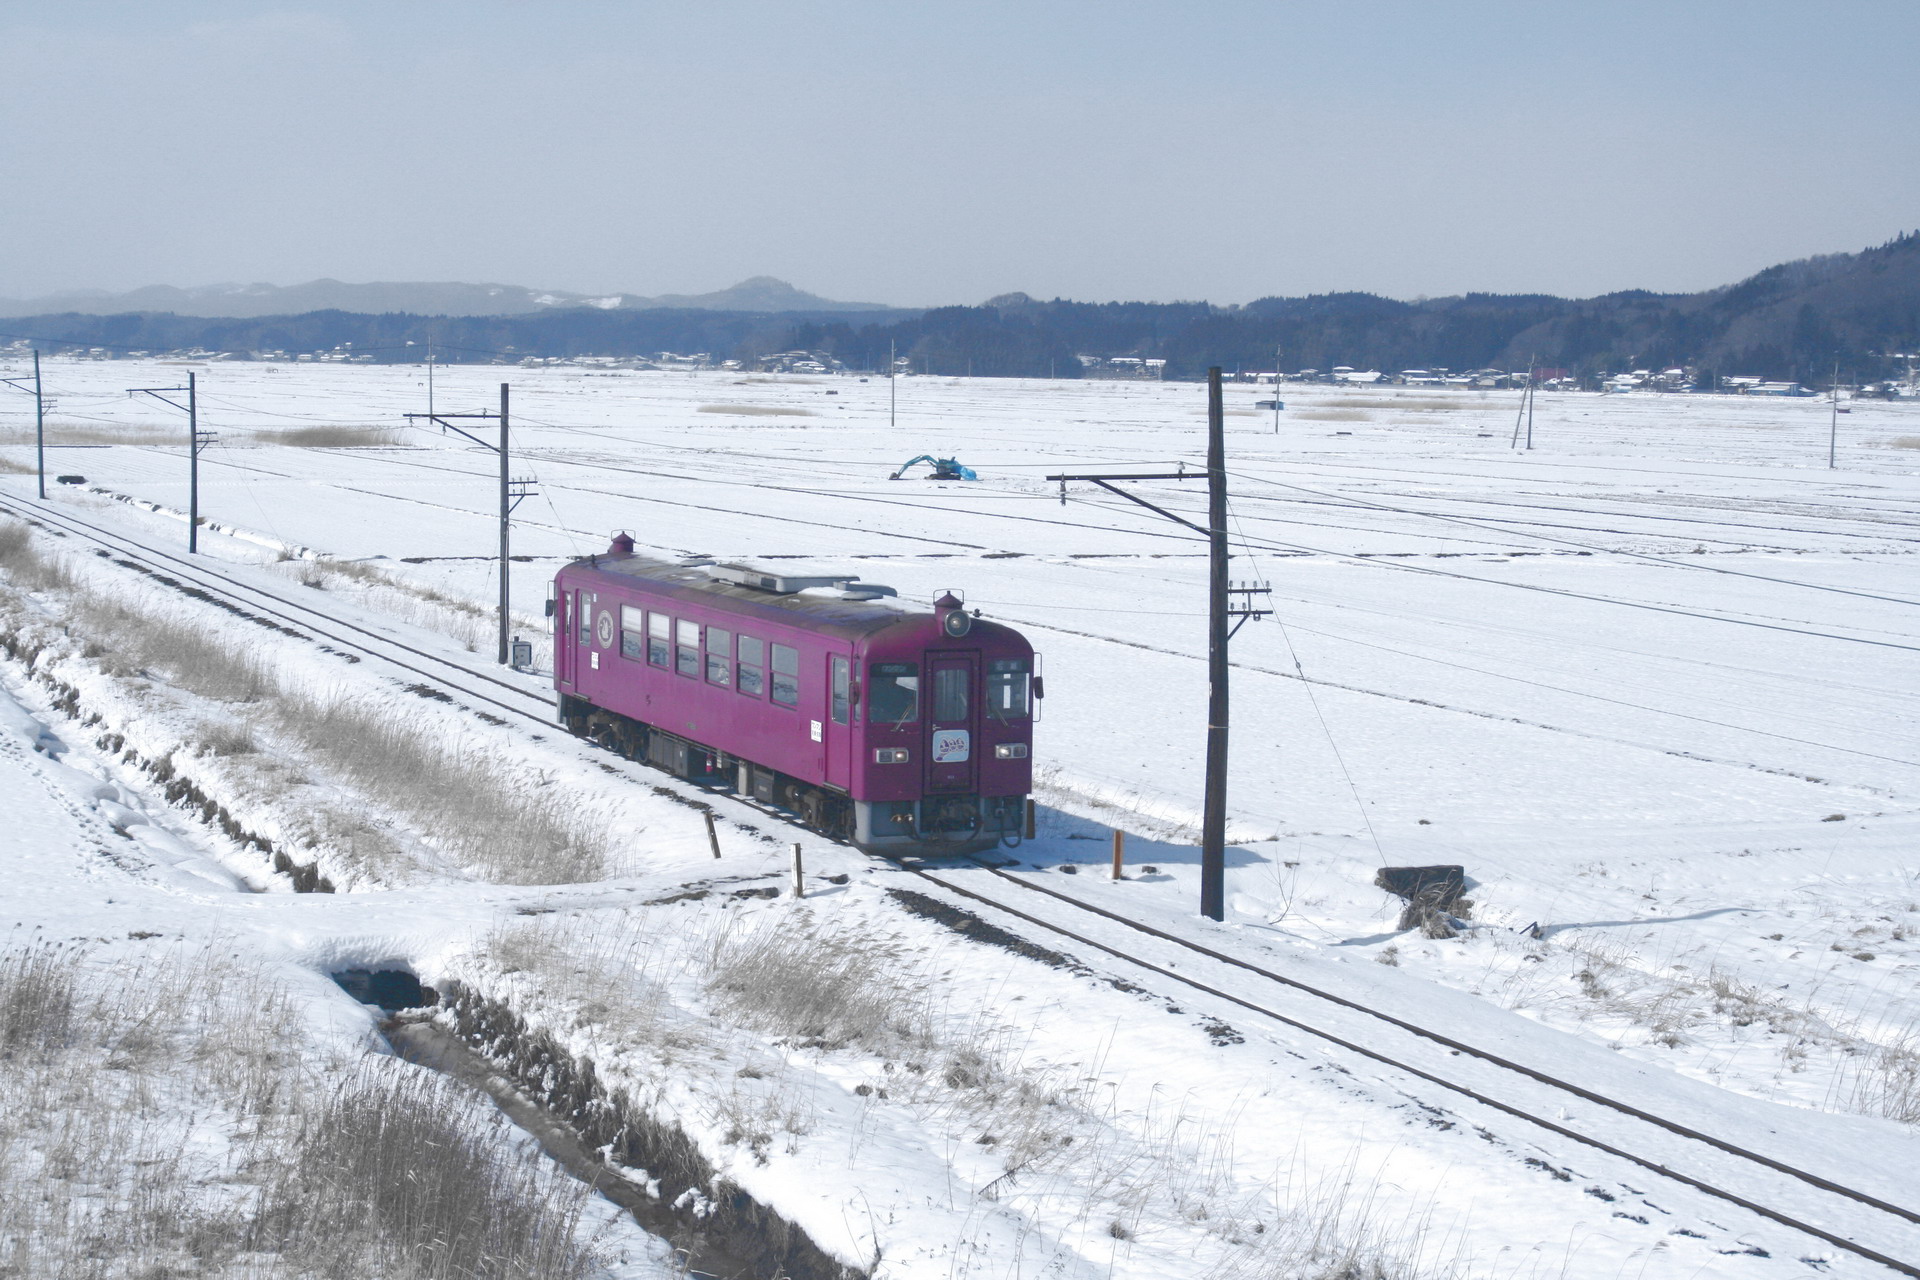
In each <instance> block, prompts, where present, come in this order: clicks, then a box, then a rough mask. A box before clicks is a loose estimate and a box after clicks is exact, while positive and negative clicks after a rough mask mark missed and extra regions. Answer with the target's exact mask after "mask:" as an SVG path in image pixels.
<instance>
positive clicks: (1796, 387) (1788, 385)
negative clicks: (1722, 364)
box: [1747, 382, 1813, 396]
mask: <svg viewBox="0 0 1920 1280" xmlns="http://www.w3.org/2000/svg"><path fill="white" fill-rule="evenodd" d="M1747 394H1748V395H1750V396H1810V395H1812V394H1813V392H1811V391H1809V390H1807V389H1806V388H1805V387H1803V386H1801V385H1800V384H1799V383H1797V382H1761V383H1756V384H1755V385H1753V386H1751V387H1748V388H1747Z"/></svg>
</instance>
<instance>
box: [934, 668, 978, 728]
mask: <svg viewBox="0 0 1920 1280" xmlns="http://www.w3.org/2000/svg"><path fill="white" fill-rule="evenodd" d="M970 674H972V673H971V672H969V671H968V670H967V669H966V668H965V667H938V668H935V669H934V673H933V722H934V723H935V724H959V723H960V722H961V721H963V720H965V719H966V718H967V677H968V676H969V675H970Z"/></svg>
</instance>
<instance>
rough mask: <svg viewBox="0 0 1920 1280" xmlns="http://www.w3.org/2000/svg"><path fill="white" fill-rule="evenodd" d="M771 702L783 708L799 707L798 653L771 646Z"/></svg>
mask: <svg viewBox="0 0 1920 1280" xmlns="http://www.w3.org/2000/svg"><path fill="white" fill-rule="evenodd" d="M773 700H774V701H775V702H777V703H779V704H780V705H781V706H783V707H797V706H799V705H800V651H799V650H798V649H789V648H787V646H786V645H783V644H776V645H775V646H773Z"/></svg>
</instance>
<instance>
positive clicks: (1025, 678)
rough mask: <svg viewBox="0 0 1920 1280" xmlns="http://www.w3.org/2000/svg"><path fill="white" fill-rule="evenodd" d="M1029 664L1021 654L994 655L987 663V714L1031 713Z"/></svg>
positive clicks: (1014, 715) (1011, 715)
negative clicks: (1005, 656)
mask: <svg viewBox="0 0 1920 1280" xmlns="http://www.w3.org/2000/svg"><path fill="white" fill-rule="evenodd" d="M1032 672H1033V664H1032V663H1031V662H1029V661H1027V660H1026V659H1025V658H995V659H994V660H993V661H992V662H989V663H988V664H987V714H988V715H990V716H993V717H994V718H995V719H997V720H1025V719H1026V718H1027V717H1028V716H1029V715H1031V714H1032V709H1031V705H1030V703H1029V701H1028V699H1029V697H1030V690H1029V685H1030V684H1031V680H1030V678H1029V677H1030V676H1031V675H1032Z"/></svg>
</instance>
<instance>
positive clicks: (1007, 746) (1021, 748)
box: [993, 742, 1027, 760]
mask: <svg viewBox="0 0 1920 1280" xmlns="http://www.w3.org/2000/svg"><path fill="white" fill-rule="evenodd" d="M993 758H994V759H995V760H1025V759H1026V758H1027V744H1026V743H1024V742H1003V743H1001V744H1000V745H998V746H996V747H995V748H994V749H993Z"/></svg>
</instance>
